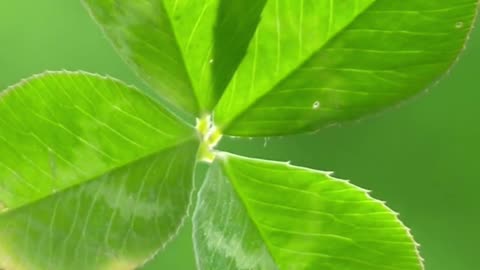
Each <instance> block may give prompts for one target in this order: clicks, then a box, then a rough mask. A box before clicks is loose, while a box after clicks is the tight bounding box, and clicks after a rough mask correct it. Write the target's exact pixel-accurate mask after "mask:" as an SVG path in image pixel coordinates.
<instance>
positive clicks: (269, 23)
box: [214, 0, 478, 136]
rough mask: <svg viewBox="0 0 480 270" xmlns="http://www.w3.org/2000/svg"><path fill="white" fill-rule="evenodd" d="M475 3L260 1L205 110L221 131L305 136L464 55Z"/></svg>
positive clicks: (410, 89) (403, 92) (395, 97)
mask: <svg viewBox="0 0 480 270" xmlns="http://www.w3.org/2000/svg"><path fill="white" fill-rule="evenodd" d="M477 6H478V0H463V1H458V0H435V1H425V0H402V1H392V0H324V1H319V0H285V1H281V0H270V1H268V2H267V4H266V6H265V8H264V10H263V13H262V17H261V18H262V19H261V21H260V23H259V25H258V29H257V31H256V33H255V36H254V38H253V40H252V42H251V44H250V45H249V48H248V52H247V55H246V56H245V57H244V59H243V61H242V63H241V64H240V66H239V68H238V70H237V72H236V73H235V75H234V77H233V80H232V81H231V82H230V84H229V86H228V89H227V90H226V92H225V94H224V95H223V97H222V98H221V100H220V102H219V104H218V107H217V108H216V109H215V113H214V115H215V121H216V123H217V125H218V126H219V128H220V129H221V130H223V133H225V134H228V135H238V136H261V135H263V136H270V135H283V134H291V133H298V132H309V131H315V130H317V129H319V128H321V127H323V126H326V125H329V124H334V123H337V122H341V121H346V120H351V119H355V118H358V117H359V116H361V115H364V114H367V113H370V112H375V111H378V110H380V109H382V108H385V107H388V106H389V105H392V104H395V103H398V102H399V101H401V100H404V99H405V98H407V97H410V96H412V95H414V94H416V93H418V92H419V91H421V90H423V89H425V88H427V87H428V86H429V85H430V83H431V81H432V80H434V79H436V78H438V77H439V76H440V75H441V74H442V73H444V72H445V71H446V70H447V69H448V68H449V67H450V66H451V65H452V63H453V62H454V61H455V59H456V58H457V55H458V54H459V52H460V51H461V50H462V49H463V48H464V44H465V40H466V38H467V36H468V33H469V32H470V29H471V27H472V23H473V21H474V17H475V15H476V11H477Z"/></svg>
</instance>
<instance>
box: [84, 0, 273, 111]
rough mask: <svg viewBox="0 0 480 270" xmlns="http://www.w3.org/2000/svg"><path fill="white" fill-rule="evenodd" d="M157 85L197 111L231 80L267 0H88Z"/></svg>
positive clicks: (119, 43)
mask: <svg viewBox="0 0 480 270" xmlns="http://www.w3.org/2000/svg"><path fill="white" fill-rule="evenodd" d="M84 1H85V3H86V4H87V6H88V7H89V10H90V11H91V13H92V15H93V17H94V18H95V19H96V20H97V21H98V22H99V24H100V25H101V26H102V28H103V29H104V31H105V33H106V34H107V36H108V37H110V39H111V40H112V42H113V44H114V46H115V47H116V48H117V50H118V51H119V53H120V55H121V56H122V57H123V58H125V59H126V60H127V62H129V63H130V64H131V65H132V66H133V67H134V69H135V70H136V71H137V72H138V73H139V75H140V76H141V77H142V78H143V79H145V80H146V81H147V82H148V83H149V84H150V85H151V86H152V87H153V88H154V90H156V91H158V93H160V94H161V95H162V96H163V97H164V98H166V99H167V100H169V101H170V102H171V103H173V104H175V105H177V106H179V107H181V108H183V109H185V110H187V111H189V112H191V113H196V114H197V115H200V114H205V113H208V112H211V110H212V109H213V107H214V105H215V104H216V103H217V101H218V99H219V98H220V96H221V94H222V92H223V90H224V89H225V87H226V85H227V84H228V82H229V81H230V79H231V76H232V75H233V73H234V71H235V70H236V68H237V66H238V64H239V62H240V61H241V59H242V58H243V55H244V54H245V51H246V48H247V46H248V43H249V41H250V38H251V36H252V35H253V33H254V31H255V28H256V25H257V23H258V21H259V17H260V13H261V11H262V9H263V6H264V4H265V1H266V0H228V1H224V0H202V1H199V0H142V1H129V0H116V1H112V0H84Z"/></svg>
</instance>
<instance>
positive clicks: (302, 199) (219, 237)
mask: <svg viewBox="0 0 480 270" xmlns="http://www.w3.org/2000/svg"><path fill="white" fill-rule="evenodd" d="M193 222H194V243H195V250H196V253H197V263H198V266H199V269H200V270H203V269H205V270H206V269H208V270H216V269H221V270H234V269H235V270H247V269H248V270H274V269H280V270H307V269H308V270H317V269H322V270H352V269H355V270H420V269H423V264H422V261H421V258H420V257H419V254H418V251H417V246H416V244H415V242H414V240H413V239H412V236H411V235H410V233H409V231H408V230H407V228H406V227H405V226H404V225H403V224H401V222H400V221H399V220H398V219H397V217H396V214H395V213H394V212H392V211H391V210H390V209H389V208H387V207H386V206H385V205H384V203H382V202H380V201H377V200H375V199H372V198H371V197H370V196H369V195H368V193H367V192H366V191H365V190H362V189H360V188H358V187H355V186H353V185H351V184H350V183H348V182H346V181H343V180H339V179H335V178H333V177H332V176H331V175H330V173H325V172H319V171H313V170H309V169H305V168H299V167H293V166H290V165H289V164H285V163H275V162H269V161H262V160H254V159H248V158H243V157H238V156H234V155H230V154H224V153H221V154H219V157H218V159H217V160H216V161H215V163H214V164H213V166H212V168H211V169H210V171H209V173H208V175H207V178H206V181H205V183H204V185H203V187H202V188H201V190H200V194H199V197H198V202H197V208H196V211H195V215H194V218H193Z"/></svg>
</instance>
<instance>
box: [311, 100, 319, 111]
mask: <svg viewBox="0 0 480 270" xmlns="http://www.w3.org/2000/svg"><path fill="white" fill-rule="evenodd" d="M312 108H313V109H314V110H318V109H319V108H320V101H318V100H317V101H315V102H314V103H313V105H312Z"/></svg>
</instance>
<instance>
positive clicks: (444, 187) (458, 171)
mask: <svg viewBox="0 0 480 270" xmlns="http://www.w3.org/2000/svg"><path fill="white" fill-rule="evenodd" d="M61 69H67V70H87V71H90V72H96V73H100V74H108V75H111V76H114V77H117V78H121V79H122V80H124V81H127V82H129V83H133V84H136V85H137V86H139V87H144V88H145V86H144V85H143V84H142V83H141V82H139V81H138V80H137V79H136V78H135V76H134V74H133V73H132V72H131V71H130V70H129V69H128V67H127V66H126V65H125V64H124V63H123V62H122V61H121V60H120V59H119V57H118V56H117V55H116V54H115V52H114V50H113V49H112V48H111V46H110V45H109V43H108V42H107V40H106V39H105V38H104V37H103V36H102V34H101V32H100V30H99V28H98V27H97V26H96V25H95V23H94V22H93V21H92V20H91V19H90V18H89V16H88V14H87V13H86V12H85V10H84V8H83V7H82V5H81V3H80V0H15V1H7V0H3V1H0V88H1V89H4V88H6V87H7V86H9V85H11V84H14V83H16V82H17V81H19V80H20V79H22V78H25V77H28V76H30V75H32V74H35V73H39V72H42V71H44V70H61ZM479 118H480V29H477V31H475V32H474V33H473V35H472V37H471V40H470V43H469V45H468V48H467V50H466V52H465V53H464V54H463V57H462V58H461V60H460V62H459V63H458V64H457V65H456V66H455V68H454V69H453V70H452V71H451V72H450V74H449V75H448V76H446V77H445V78H443V79H442V80H441V83H440V84H439V85H436V86H434V87H432V88H431V89H430V91H429V92H428V93H426V94H423V95H420V96H419V97H416V98H414V99H412V100H410V101H408V102H406V103H404V104H402V105H401V106H398V108H394V109H390V110H388V111H386V112H384V113H382V114H379V115H376V116H373V117H368V118H366V119H363V120H361V121H358V122H356V123H350V124H347V125H344V126H342V127H336V128H329V129H325V130H322V131H321V132H319V133H317V134H315V135H301V136H293V137H285V138H275V139H271V140H269V141H265V140H264V139H255V140H226V141H225V142H224V143H223V144H222V146H221V148H222V149H227V150H230V151H236V152H237V153H241V154H245V155H249V156H254V157H263V158H269V159H274V160H283V161H285V160H291V161H292V163H293V164H295V165H301V166H307V167H311V168H315V169H321V170H329V171H330V170H332V171H335V172H336V176H338V177H340V178H344V179H351V180H352V182H353V183H354V184H356V185H360V186H362V187H364V188H367V189H371V190H373V195H374V196H375V197H377V198H379V199H381V200H386V201H387V202H388V205H389V206H390V207H392V208H393V209H395V210H396V211H398V212H400V213H401V218H402V220H403V221H404V222H405V223H406V224H407V225H408V226H409V227H411V228H412V230H413V233H414V235H415V237H416V239H417V241H418V242H420V243H421V244H422V248H421V251H422V255H423V256H424V258H425V259H426V266H427V269H429V270H430V269H432V270H474V269H480V267H479V265H480V248H479V246H478V243H480V195H479V189H480V177H479V170H480V120H479ZM204 169H205V168H204V167H203V171H204ZM200 175H201V174H200ZM190 234H191V228H190V225H188V226H186V227H185V228H184V229H183V230H182V232H181V235H180V237H179V238H177V239H176V240H175V241H174V242H173V243H172V244H170V246H169V248H168V249H167V250H166V251H165V252H163V253H161V254H160V255H159V256H158V258H156V259H155V260H154V261H153V262H151V263H149V264H148V265H147V266H146V267H145V269H159V270H170V269H174V270H177V269H178V270H194V269H195V260H194V257H193V250H192V244H191V240H190ZM319 270H320V269H319Z"/></svg>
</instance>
